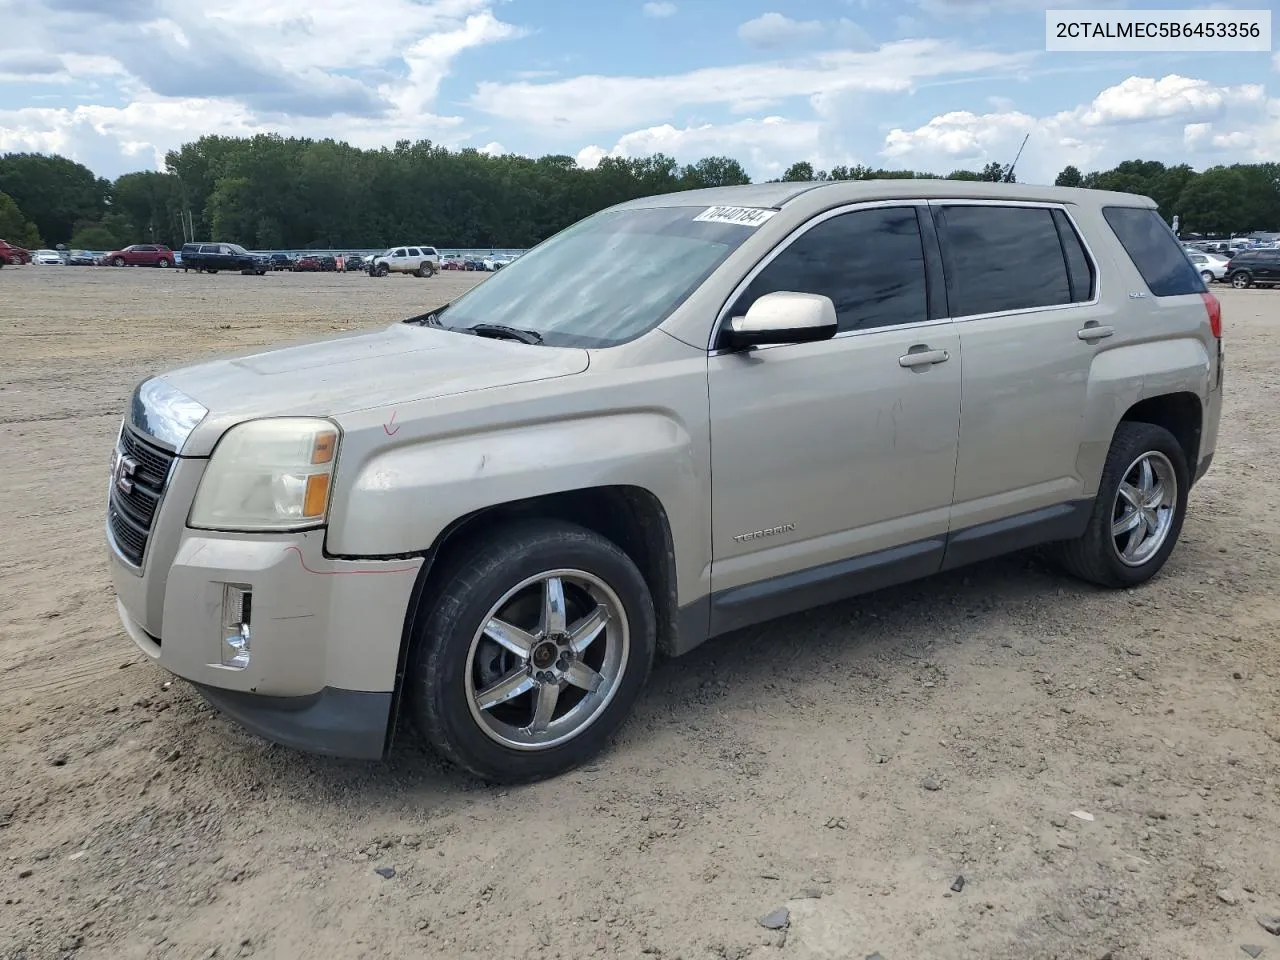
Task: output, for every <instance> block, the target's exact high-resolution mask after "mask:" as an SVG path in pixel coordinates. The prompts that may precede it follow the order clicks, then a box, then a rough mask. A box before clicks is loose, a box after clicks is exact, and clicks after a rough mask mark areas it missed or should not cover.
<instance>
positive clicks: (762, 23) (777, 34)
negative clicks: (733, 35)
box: [738, 13, 822, 50]
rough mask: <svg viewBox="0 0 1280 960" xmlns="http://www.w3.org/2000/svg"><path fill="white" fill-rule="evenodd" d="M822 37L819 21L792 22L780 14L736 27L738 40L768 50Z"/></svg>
mask: <svg viewBox="0 0 1280 960" xmlns="http://www.w3.org/2000/svg"><path fill="white" fill-rule="evenodd" d="M821 36H822V21H821V20H792V19H791V18H790V17H784V16H783V15H782V14H780V13H764V14H761V15H760V16H758V17H756V18H755V19H754V20H748V21H747V22H746V23H744V24H742V26H740V27H738V39H739V40H741V41H743V42H744V43H749V44H751V46H753V47H759V48H760V49H762V50H769V49H773V48H775V47H785V46H789V45H790V44H793V43H797V42H800V41H804V40H814V39H816V38H818V37H821Z"/></svg>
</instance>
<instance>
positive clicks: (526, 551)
mask: <svg viewBox="0 0 1280 960" xmlns="http://www.w3.org/2000/svg"><path fill="white" fill-rule="evenodd" d="M552 581H554V582H555V583H557V584H559V586H558V587H553V586H550V584H551V583H552ZM423 604H424V607H423V609H422V610H420V612H419V616H418V617H417V618H416V622H415V628H414V637H413V654H412V657H411V660H410V667H409V672H408V675H407V676H406V678H405V683H406V687H407V693H408V695H409V703H410V709H411V711H412V714H413V717H414V720H415V722H416V725H417V726H418V729H419V730H421V731H422V733H423V735H424V736H425V737H426V739H427V740H428V741H430V743H431V744H432V746H433V747H435V749H436V750H437V751H438V752H439V753H440V754H441V755H442V756H444V757H445V758H446V759H448V760H449V761H451V762H452V763H454V764H456V765H457V766H459V767H462V768H463V769H465V770H467V771H469V772H471V773H472V774H475V775H476V776H478V777H480V778H481V779H484V780H488V781H491V782H495V783H519V782H527V781H531V780H541V779H545V778H548V777H553V776H556V775H557V774H560V773H563V772H565V771H566V770H570V769H572V768H573V767H576V766H577V765H579V764H581V763H583V762H584V761H586V760H587V759H589V758H590V757H592V756H594V755H595V754H596V753H597V752H598V751H599V750H600V749H601V748H603V747H604V745H605V744H606V743H607V742H608V740H609V739H610V738H611V737H612V736H613V734H614V733H615V732H616V731H617V730H618V728H619V727H620V726H621V725H622V723H623V722H624V721H625V719H626V717H627V714H628V713H630V711H631V708H632V706H633V705H634V703H635V701H636V699H637V697H638V696H639V695H640V691H641V689H642V688H643V686H644V683H645V680H646V679H647V678H648V675H649V670H650V668H651V666H652V663H653V657H654V650H655V648H656V642H657V640H656V638H657V627H656V619H655V616H654V609H653V600H652V598H651V596H650V594H649V589H648V586H647V585H646V583H645V580H644V577H643V576H642V575H641V573H640V571H639V569H637V567H636V565H635V563H634V562H633V561H632V560H631V558H630V557H629V556H627V554H626V553H624V552H623V551H622V550H621V549H620V548H618V547H617V546H616V545H615V544H613V543H612V542H610V541H609V540H606V539H605V538H604V537H601V536H600V535H599V534H597V533H595V532H593V531H591V530H587V529H585V528H583V527H579V526H576V525H573V524H567V523H560V522H553V521H527V522H524V523H518V524H513V525H510V526H507V527H504V528H502V529H501V530H499V531H496V532H495V533H494V534H493V535H491V536H489V537H487V538H485V539H483V540H480V541H477V542H475V543H474V544H472V545H470V546H469V547H468V548H465V550H464V552H463V553H461V554H460V555H459V556H458V557H457V558H456V559H455V561H454V562H452V563H451V564H450V565H449V567H448V569H447V570H446V571H444V573H443V579H442V581H441V588H440V590H439V592H438V593H436V594H435V595H434V602H433V601H432V598H431V597H430V596H428V597H424V600H423ZM548 611H550V613H549V612H548ZM556 611H558V616H556V615H555V612H556ZM499 620H501V621H502V624H503V630H504V631H508V632H506V633H504V637H505V639H504V640H502V641H501V642H500V641H499V640H498V639H496V638H495V632H494V631H493V630H492V629H489V630H486V629H485V625H486V624H493V623H495V622H497V621H499ZM575 638H577V639H576V640H575ZM577 644H581V646H580V647H578V646H577ZM521 651H523V652H521ZM588 683H589V684H592V686H590V687H588V686H586V684H588ZM552 688H554V691H553V690H552ZM504 691H505V692H504ZM486 694H487V697H486ZM498 697H502V699H496V698H498ZM485 700H489V701H491V702H489V703H488V704H485V703H484V701H485Z"/></svg>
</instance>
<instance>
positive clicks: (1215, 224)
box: [1177, 167, 1251, 234]
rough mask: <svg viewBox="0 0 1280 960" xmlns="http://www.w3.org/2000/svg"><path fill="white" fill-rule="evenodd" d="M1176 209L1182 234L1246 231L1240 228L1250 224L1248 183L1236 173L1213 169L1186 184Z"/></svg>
mask: <svg viewBox="0 0 1280 960" xmlns="http://www.w3.org/2000/svg"><path fill="white" fill-rule="evenodd" d="M1177 207H1178V214H1179V216H1181V218H1182V223H1181V228H1182V229H1183V230H1193V231H1195V232H1196V233H1209V234H1229V233H1234V232H1236V231H1238V230H1243V229H1247V227H1244V226H1242V225H1243V224H1246V223H1249V222H1250V220H1251V218H1250V214H1249V206H1248V182H1247V180H1246V179H1245V177H1244V175H1243V174H1242V173H1241V172H1240V171H1239V170H1238V169H1233V168H1228V167H1212V168H1210V169H1208V170H1206V171H1204V172H1203V173H1201V174H1199V175H1198V176H1197V177H1196V178H1195V179H1194V180H1192V181H1191V182H1190V183H1188V184H1187V186H1186V188H1185V189H1184V190H1183V191H1182V195H1181V196H1180V197H1178V201H1177Z"/></svg>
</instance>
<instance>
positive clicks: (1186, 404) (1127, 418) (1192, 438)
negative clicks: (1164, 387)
mask: <svg viewBox="0 0 1280 960" xmlns="http://www.w3.org/2000/svg"><path fill="white" fill-rule="evenodd" d="M1120 422H1121V423H1124V422H1136V423H1151V424H1155V425H1156V426H1157V427H1164V428H1165V429H1166V430H1168V431H1169V432H1170V433H1172V434H1173V435H1174V437H1175V438H1176V439H1177V441H1178V446H1180V447H1181V448H1182V452H1183V453H1184V454H1185V455H1186V458H1187V465H1188V467H1189V468H1190V470H1191V474H1192V476H1194V475H1195V472H1196V465H1197V464H1198V463H1199V462H1200V442H1201V438H1202V434H1203V430H1204V404H1203V403H1201V401H1200V398H1199V397H1198V396H1196V394H1194V393H1191V392H1190V391H1182V392H1179V393H1165V394H1161V395H1159V396H1155V397H1146V398H1144V399H1142V400H1139V401H1138V402H1137V403H1135V404H1134V405H1133V406H1131V407H1130V408H1129V409H1128V410H1126V411H1125V413H1124V416H1122V417H1121V418H1120ZM1118 428H1119V425H1117V429H1118Z"/></svg>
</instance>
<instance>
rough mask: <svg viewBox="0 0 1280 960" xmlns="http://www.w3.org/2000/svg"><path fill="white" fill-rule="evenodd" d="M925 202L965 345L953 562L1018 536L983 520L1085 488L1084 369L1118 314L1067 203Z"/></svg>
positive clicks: (1055, 501)
mask: <svg viewBox="0 0 1280 960" xmlns="http://www.w3.org/2000/svg"><path fill="white" fill-rule="evenodd" d="M931 206H932V208H933V214H934V221H935V223H936V225H937V228H938V239H939V243H940V245H941V248H942V259H943V263H944V264H945V266H946V277H947V299H948V305H949V312H950V314H951V317H952V319H953V321H954V322H955V325H956V331H957V333H958V334H959V336H960V342H961V345H962V347H963V352H964V376H963V392H962V413H961V416H960V451H959V457H958V458H957V461H956V488H955V504H954V506H953V508H952V519H951V528H952V531H953V543H952V544H951V545H949V546H948V551H947V565H948V566H952V565H953V564H959V563H963V562H969V561H972V560H975V559H981V556H980V555H981V554H983V553H987V554H995V553H1000V552H1003V551H1004V549H1007V548H1009V547H1010V546H1017V544H1016V543H1014V544H1010V543H1008V542H999V541H998V538H995V537H989V536H985V534H991V533H994V532H995V531H992V530H991V529H990V528H983V527H982V526H981V525H984V524H989V523H992V522H994V521H999V520H1006V519H1008V518H1010V517H1013V516H1016V515H1019V514H1031V515H1030V516H1027V517H1024V518H1023V519H1025V520H1026V521H1028V522H1029V523H1032V522H1034V521H1036V520H1046V521H1051V520H1052V518H1053V515H1054V513H1055V511H1054V510H1053V508H1055V507H1057V506H1058V505H1061V504H1064V503H1066V502H1068V501H1073V500H1077V499H1079V498H1081V497H1083V495H1084V494H1083V491H1084V482H1083V479H1082V477H1081V475H1080V471H1079V469H1078V467H1077V458H1078V456H1079V452H1080V442H1081V438H1082V433H1083V418H1084V414H1085V409H1086V403H1087V398H1088V389H1089V370H1090V366H1091V365H1092V363H1093V360H1094V357H1095V355H1096V354H1097V353H1098V352H1099V351H1100V350H1102V349H1105V348H1106V344H1107V343H1108V342H1109V338H1110V337H1111V336H1112V335H1113V333H1114V331H1115V329H1116V327H1117V324H1118V322H1119V321H1118V319H1117V318H1116V317H1115V316H1113V315H1112V313H1111V312H1110V309H1109V308H1104V307H1103V306H1101V305H1100V304H1099V303H1098V300H1097V293H1096V291H1097V266H1096V262H1095V260H1094V258H1093V257H1092V256H1091V254H1090V253H1089V251H1088V249H1087V247H1086V245H1085V244H1084V242H1083V240H1082V239H1081V235H1080V233H1079V231H1078V230H1077V229H1076V227H1075V225H1074V223H1073V221H1072V220H1071V218H1070V217H1069V216H1068V214H1067V212H1066V209H1065V208H1064V207H1062V206H1060V205H1050V204H1043V205H1031V204H1013V203H1004V202H998V201H996V202H993V201H960V200H955V201H952V200H937V201H932V202H931ZM1091 330H1092V331H1096V336H1092V337H1091V336H1090V331H1091ZM1046 509H1047V510H1048V515H1047V516H1046V515H1045V514H1044V513H1031V512H1032V511H1045V510H1046ZM1014 536H1016V535H1014Z"/></svg>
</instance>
